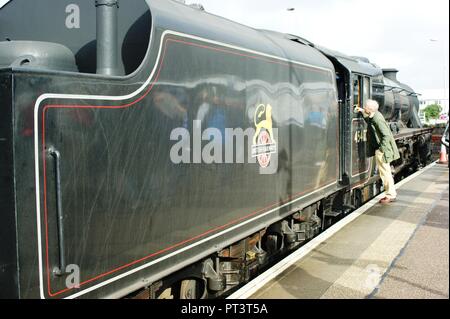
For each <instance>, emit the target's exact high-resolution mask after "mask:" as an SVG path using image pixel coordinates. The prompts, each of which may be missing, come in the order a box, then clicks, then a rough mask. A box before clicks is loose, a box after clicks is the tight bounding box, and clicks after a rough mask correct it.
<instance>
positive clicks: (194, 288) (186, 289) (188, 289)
mask: <svg viewBox="0 0 450 319" xmlns="http://www.w3.org/2000/svg"><path fill="white" fill-rule="evenodd" d="M198 290H199V287H198V283H197V280H195V279H186V280H183V281H182V282H181V285H180V299H198V298H199V294H198Z"/></svg>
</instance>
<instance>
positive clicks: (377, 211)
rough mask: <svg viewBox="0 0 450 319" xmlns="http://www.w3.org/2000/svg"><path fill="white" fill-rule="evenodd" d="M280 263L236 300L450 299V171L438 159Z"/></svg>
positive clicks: (237, 293)
mask: <svg viewBox="0 0 450 319" xmlns="http://www.w3.org/2000/svg"><path fill="white" fill-rule="evenodd" d="M397 188H398V198H397V201H396V202H394V203H390V204H388V205H382V204H378V200H379V199H380V198H382V196H383V194H381V195H379V196H377V197H376V198H374V199H373V200H371V201H370V202H368V203H367V204H366V205H364V206H363V207H361V208H359V209H358V210H356V211H355V212H353V213H352V214H350V215H349V216H347V217H346V218H344V219H342V220H341V221H339V222H338V223H337V224H335V225H333V226H332V227H330V228H329V229H327V230H326V231H325V232H324V233H322V234H321V235H319V236H318V237H316V238H314V239H313V240H312V241H310V242H309V243H307V244H306V245H304V246H303V247H301V248H300V249H298V250H297V251H295V252H294V253H293V254H292V255H290V256H288V257H287V258H285V259H284V260H282V261H280V262H279V263H278V264H277V265H275V266H274V267H272V268H271V269H269V270H268V271H266V272H265V273H263V274H261V275H260V276H258V277H257V278H255V279H254V280H252V281H251V282H249V283H248V284H247V285H246V286H244V287H243V288H241V289H240V290H238V291H236V292H234V293H233V294H232V295H230V296H229V298H230V299H310V298H311V299H320V298H324V299H329V298H333V299H335V298H336V299H340V298H352V299H361V298H387V299H396V298H402V299H404V298H420V299H422V298H424V299H427V298H432V299H441V298H445V299H448V298H449V228H448V226H449V216H448V215H449V206H448V196H449V195H448V194H449V170H448V168H447V166H446V165H440V164H431V165H430V166H428V167H426V168H424V169H422V170H421V171H419V172H417V173H415V174H414V175H412V176H410V177H408V178H406V179H405V180H403V181H401V182H400V183H398V184H397Z"/></svg>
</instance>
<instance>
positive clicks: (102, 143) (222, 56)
mask: <svg viewBox="0 0 450 319" xmlns="http://www.w3.org/2000/svg"><path fill="white" fill-rule="evenodd" d="M24 21H26V23H23V22H24ZM95 30H97V31H95ZM0 39H1V42H0V107H1V114H2V115H1V117H0V149H1V152H0V167H1V169H0V174H1V178H0V194H1V195H0V234H1V243H0V296H1V297H9V298H100V297H102V298H105V297H106V298H116V297H117V298H119V297H136V298H200V297H211V296H212V297H214V296H218V295H221V294H223V293H224V292H226V291H229V290H230V289H231V288H233V287H235V286H236V285H238V284H240V283H242V282H245V281H246V280H248V279H249V278H251V276H252V274H254V273H255V272H256V271H257V270H258V269H260V268H262V267H264V266H265V265H267V264H268V262H269V261H270V260H271V259H272V258H274V256H277V255H278V254H279V253H281V252H285V251H286V250H289V249H292V248H294V247H296V246H298V245H300V244H302V243H304V242H306V241H307V240H309V239H310V238H312V237H313V236H315V235H316V234H317V233H319V232H320V231H321V230H323V229H324V228H326V227H328V226H329V225H330V224H331V223H333V222H334V221H335V220H337V219H339V218H341V217H342V216H345V215H346V214H348V213H349V212H351V211H352V210H353V209H355V208H356V207H358V206H360V205H361V204H362V203H364V202H366V201H367V200H368V199H370V198H372V197H373V196H374V195H376V194H378V193H379V192H381V191H382V188H381V187H382V186H381V182H380V180H379V177H378V175H377V172H376V167H375V165H374V161H373V159H371V158H367V157H366V155H365V147H366V130H367V126H366V124H365V123H364V121H363V120H362V118H361V117H360V115H359V114H356V113H354V112H353V109H354V106H355V105H363V104H364V102H365V100H367V99H368V98H373V99H375V100H377V101H379V103H380V106H381V111H382V113H383V114H384V115H385V117H386V118H387V119H388V120H389V122H390V125H391V129H392V131H393V132H394V134H395V138H396V141H397V143H398V146H399V149H400V152H401V159H400V160H398V161H396V162H395V163H393V166H394V171H395V175H396V178H401V176H402V175H404V174H405V173H407V172H409V171H412V170H416V169H417V168H418V167H420V166H424V165H426V163H427V161H428V159H429V155H430V147H429V144H430V139H431V134H430V131H429V130H427V129H423V128H421V125H420V121H419V120H418V116H417V110H418V107H419V103H418V99H417V94H416V93H415V92H414V91H413V90H412V89H411V88H409V87H408V86H406V85H404V84H402V83H399V82H398V81H397V80H396V77H395V73H396V70H392V69H391V70H381V69H380V68H379V67H377V66H376V65H374V64H372V63H370V61H369V60H367V59H365V58H361V57H350V56H346V55H344V54H341V53H338V52H334V51H331V50H328V49H326V48H322V47H317V46H315V45H314V44H313V43H311V42H309V41H307V40H305V39H302V38H300V37H298V36H294V35H290V34H281V33H277V32H272V31H266V30H255V29H252V28H249V27H246V26H243V25H240V24H237V23H234V22H232V21H229V20H226V19H223V18H221V17H217V16H214V15H211V14H208V13H207V12H205V11H203V10H201V9H199V7H190V6H187V5H183V4H180V3H178V2H175V1H171V0H147V1H138V0H133V1H129V0H127V1H123V2H121V3H120V7H119V3H118V2H117V1H116V0H97V1H92V0H70V1H69V0H39V1H28V0H13V1H10V2H9V3H8V4H7V5H6V6H4V7H3V8H2V9H1V10H0Z"/></svg>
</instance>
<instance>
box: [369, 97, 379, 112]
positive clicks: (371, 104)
mask: <svg viewBox="0 0 450 319" xmlns="http://www.w3.org/2000/svg"><path fill="white" fill-rule="evenodd" d="M379 107H380V106H379V105H378V102H377V101H375V100H367V101H366V108H368V109H369V111H370V112H373V113H374V112H376V111H378V108H379Z"/></svg>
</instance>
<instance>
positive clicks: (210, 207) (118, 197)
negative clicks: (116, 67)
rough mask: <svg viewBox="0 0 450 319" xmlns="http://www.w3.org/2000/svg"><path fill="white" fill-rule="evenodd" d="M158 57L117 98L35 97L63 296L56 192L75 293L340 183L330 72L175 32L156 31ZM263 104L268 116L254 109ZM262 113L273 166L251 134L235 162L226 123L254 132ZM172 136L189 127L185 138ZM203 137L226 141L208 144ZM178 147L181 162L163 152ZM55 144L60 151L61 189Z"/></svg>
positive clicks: (55, 290) (45, 224)
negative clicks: (40, 100) (136, 85)
mask: <svg viewBox="0 0 450 319" xmlns="http://www.w3.org/2000/svg"><path fill="white" fill-rule="evenodd" d="M156 67H157V68H156V71H155V73H154V79H153V80H152V81H151V82H150V84H149V85H148V87H146V88H145V89H144V90H142V93H140V94H137V95H136V96H135V97H134V98H133V99H131V100H127V101H124V102H123V103H122V102H111V101H107V102H104V101H94V103H93V102H92V101H73V100H70V101H64V99H58V100H57V101H46V103H45V104H43V105H42V109H41V110H40V112H39V125H40V128H39V135H40V138H39V152H40V156H41V157H40V159H39V161H40V171H41V173H42V178H41V181H40V185H41V187H42V192H43V197H42V206H41V209H42V213H41V216H42V229H43V232H44V234H43V245H42V249H43V256H46V258H45V259H44V261H43V267H44V278H45V279H46V285H45V290H46V292H47V293H48V294H49V295H50V296H53V297H60V296H64V295H67V294H70V293H72V291H70V289H69V290H68V289H67V288H66V287H65V281H64V279H65V277H64V276H62V277H57V276H54V275H53V274H52V269H54V267H55V266H58V265H59V262H60V259H59V255H60V245H61V241H60V239H59V237H58V236H59V234H58V230H59V228H60V225H59V224H58V220H57V218H58V198H59V197H58V196H59V195H60V196H61V197H60V198H62V210H63V212H64V230H65V233H64V243H65V244H64V247H63V249H64V251H65V257H66V261H67V263H68V264H75V265H78V266H79V267H80V270H81V289H83V288H84V287H89V286H92V285H93V284H95V283H99V282H102V281H104V280H107V279H111V278H113V277H115V276H116V275H118V274H121V273H123V272H124V271H125V270H130V269H133V268H135V267H138V266H141V265H142V264H143V263H145V262H147V263H148V262H151V261H155V260H157V259H158V258H162V257H165V256H167V255H168V254H170V253H174V252H176V251H177V250H180V249H183V248H185V247H186V246H189V245H191V244H193V243H196V242H199V241H202V240H206V239H207V238H208V237H209V236H212V235H214V234H217V233H220V232H221V231H224V230H226V229H231V228H233V227H234V226H237V225H239V224H241V223H244V222H246V221H248V220H251V219H252V218H254V217H257V216H259V215H264V214H266V213H267V212H269V213H270V212H271V213H270V214H271V215H270V216H271V218H275V217H276V216H279V215H278V214H279V212H277V211H276V208H277V207H279V206H283V207H286V208H288V207H293V206H294V204H292V205H289V206H286V203H289V202H291V201H293V200H297V203H295V205H300V203H301V201H300V202H299V201H298V199H301V198H303V197H305V196H311V195H314V194H316V195H317V196H319V195H320V194H321V192H322V191H324V190H325V189H329V188H330V187H333V185H335V183H336V181H337V179H338V136H339V135H338V106H337V97H336V87H335V81H334V79H333V77H334V74H333V71H332V70H327V69H325V68H317V67H315V66H311V65H304V64H299V63H292V62H289V61H282V60H277V59H273V58H270V57H266V56H263V55H258V54H255V53H248V52H242V51H239V50H237V49H236V48H232V47H226V46H218V45H216V44H210V43H205V42H202V41H199V40H198V39H195V40H194V39H190V38H179V37H177V36H175V35H167V36H166V37H165V38H164V43H163V45H162V48H161V55H160V59H159V61H158V64H157V66H156ZM120 103H122V104H120ZM269 104H270V105H271V106H272V114H271V115H267V112H263V113H260V112H261V109H259V110H258V109H257V108H258V107H259V106H260V105H265V106H266V107H267V105H269ZM255 116H256V117H257V120H256V121H255ZM269 118H271V120H272V127H273V129H274V130H275V129H276V133H274V134H275V135H274V136H273V139H274V140H275V142H276V148H277V154H278V158H277V159H278V160H277V166H276V170H275V171H274V173H273V174H261V172H260V165H259V164H258V163H254V162H253V163H249V157H248V153H247V152H248V150H250V149H251V147H249V146H250V145H249V144H252V143H253V135H250V136H244V138H245V140H244V141H245V146H244V148H239V147H237V146H236V144H231V145H233V146H232V148H231V149H232V152H233V154H231V158H232V163H225V162H226V161H227V156H230V154H229V153H228V154H227V152H229V151H230V150H229V149H228V150H227V147H226V146H227V145H230V144H229V143H232V141H231V140H233V139H234V142H235V143H236V140H237V138H233V137H230V136H228V135H227V134H226V129H227V128H231V129H242V130H244V131H245V130H247V129H255V128H256V125H255V122H257V123H259V121H261V120H263V119H266V120H268V119H269ZM266 124H267V122H266ZM208 128H212V129H213V130H212V131H207V132H206V133H205V130H206V129H208ZM266 128H267V126H265V127H264V128H263V130H266ZM174 130H177V131H174ZM180 132H185V133H186V132H187V133H188V136H189V137H188V138H187V139H183V140H181V137H180V135H178V134H175V133H180ZM211 132H212V133H211ZM253 132H254V131H253ZM202 133H203V139H204V140H203V141H200V140H199V139H201V136H202ZM210 134H212V135H214V138H212V137H211V135H210ZM171 136H172V140H171ZM213 139H214V143H219V144H220V145H222V146H221V147H220V151H219V150H217V149H215V150H214V151H212V153H211V149H208V145H209V146H210V147H211V146H212V145H211V141H212V140H213ZM208 140H209V141H208ZM176 143H178V148H176V149H175V150H176V153H177V155H180V154H185V155H186V156H187V162H184V163H174V161H173V159H172V158H171V152H173V150H174V148H173V147H174V145H175V144H176ZM207 144H208V145H207ZM196 147H197V148H198V147H199V148H200V149H201V150H200V152H199V153H198V149H197V150H195V148H196ZM51 148H54V149H57V150H58V151H59V152H60V155H61V158H60V160H61V162H60V169H61V172H60V177H61V193H60V194H59V195H58V194H57V191H56V189H57V185H56V180H57V175H56V174H57V173H56V166H55V165H57V164H56V161H55V159H56V158H55V156H52V155H51V154H50V153H49V150H50V149H51ZM216 152H218V153H216ZM194 153H195V154H197V155H194ZM207 153H209V154H212V155H213V158H214V159H215V160H214V161H213V163H211V164H208V163H207V160H208V158H207V157H205V156H204V154H207ZM219 153H222V154H219ZM202 154H203V156H202ZM196 156H198V157H196ZM241 156H242V157H241ZM238 157H239V158H243V159H244V162H241V160H240V159H238ZM272 157H273V158H275V155H272ZM177 158H178V159H180V156H178V157H177ZM273 161H275V159H273ZM322 196H323V195H322ZM252 223H253V225H255V224H257V223H258V221H254V222H252ZM249 225H250V224H249ZM224 238H225V237H224ZM191 250H192V251H195V248H192V249H191ZM174 258H175V257H174Z"/></svg>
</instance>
